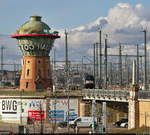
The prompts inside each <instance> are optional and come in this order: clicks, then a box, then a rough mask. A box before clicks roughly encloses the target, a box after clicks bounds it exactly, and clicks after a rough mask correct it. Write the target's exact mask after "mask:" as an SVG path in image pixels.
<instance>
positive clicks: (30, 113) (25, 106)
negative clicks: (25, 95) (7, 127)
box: [0, 99, 46, 122]
mask: <svg viewBox="0 0 150 135" xmlns="http://www.w3.org/2000/svg"><path fill="white" fill-rule="evenodd" d="M21 110H22V111H21ZM45 113H46V100H44V99H0V120H3V121H5V120H6V121H8V120H9V121H18V122H19V121H20V119H22V120H28V119H34V121H40V120H41V118H42V120H44V119H45V115H46V114H45Z"/></svg>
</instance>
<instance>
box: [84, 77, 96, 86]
mask: <svg viewBox="0 0 150 135" xmlns="http://www.w3.org/2000/svg"><path fill="white" fill-rule="evenodd" d="M84 87H85V88H86V89H93V88H94V87H95V84H94V76H93V75H89V74H86V75H85V78H84Z"/></svg>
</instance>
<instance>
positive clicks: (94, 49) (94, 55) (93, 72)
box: [93, 43, 96, 88]
mask: <svg viewBox="0 0 150 135" xmlns="http://www.w3.org/2000/svg"><path fill="white" fill-rule="evenodd" d="M95 46H96V45H95V43H94V44H93V66H94V67H93V68H94V70H93V75H94V88H95V85H96V77H95V76H96V75H95Z"/></svg>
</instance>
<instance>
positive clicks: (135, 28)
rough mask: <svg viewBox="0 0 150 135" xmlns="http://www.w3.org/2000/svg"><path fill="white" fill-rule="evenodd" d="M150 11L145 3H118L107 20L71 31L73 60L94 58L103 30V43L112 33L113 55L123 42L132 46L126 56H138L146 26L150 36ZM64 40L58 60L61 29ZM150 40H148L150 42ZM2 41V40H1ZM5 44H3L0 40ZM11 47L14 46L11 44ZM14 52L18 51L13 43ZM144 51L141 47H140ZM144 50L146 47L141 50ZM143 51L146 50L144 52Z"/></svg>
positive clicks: (70, 46) (129, 46)
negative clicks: (137, 47) (94, 47)
mask: <svg viewBox="0 0 150 135" xmlns="http://www.w3.org/2000/svg"><path fill="white" fill-rule="evenodd" d="M149 12H150V9H149V8H146V7H144V6H143V5H142V4H137V5H135V6H132V5H130V4H128V3H118V4H117V5H116V6H114V7H113V8H111V9H110V10H109V11H108V15H107V16H106V17H99V18H97V20H95V21H94V22H91V23H89V24H86V25H84V26H79V27H77V28H74V29H71V30H67V31H68V47H69V48H70V49H71V50H72V51H71V53H69V55H70V57H71V58H74V59H76V58H81V57H82V56H85V55H92V53H93V51H92V49H93V47H92V45H93V43H94V42H98V39H99V34H98V30H99V29H100V28H101V27H102V31H103V35H102V37H103V40H102V42H103V43H104V36H105V34H108V43H109V45H110V46H111V47H112V49H109V50H111V52H110V53H115V54H117V53H118V52H117V47H118V44H119V42H121V43H129V44H130V45H128V47H126V48H125V53H129V54H132V53H133V54H135V49H136V47H135V46H134V45H136V44H137V43H138V44H140V46H142V43H143V40H144V38H143V37H144V36H143V33H142V32H140V31H141V30H142V29H143V27H144V28H145V27H147V30H148V33H147V35H148V36H149V34H150V33H149V31H150V14H149ZM58 31H59V32H60V35H61V38H60V39H57V40H56V41H55V45H54V46H55V47H56V49H57V52H58V53H57V54H56V55H57V57H59V58H61V59H64V57H63V56H64V50H65V49H64V48H65V41H64V40H65V38H64V30H58ZM149 39H150V38H147V40H148V42H150V41H149ZM0 40H1V39H0ZM0 42H1V41H0ZM9 44H11V43H10V42H9ZM9 46H14V50H13V51H14V52H15V50H17V52H18V48H17V45H16V43H14V41H13V45H9ZM140 48H141V47H140ZM141 49H143V48H141ZM140 52H141V53H142V52H143V51H142V50H141V51H140Z"/></svg>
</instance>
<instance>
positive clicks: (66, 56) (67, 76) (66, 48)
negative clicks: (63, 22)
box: [65, 30, 70, 134]
mask: <svg viewBox="0 0 150 135" xmlns="http://www.w3.org/2000/svg"><path fill="white" fill-rule="evenodd" d="M67 35H68V33H67V31H66V30H65V50H66V51H65V73H66V79H65V82H66V92H67V98H68V112H67V115H68V118H67V132H68V134H69V130H70V129H69V115H70V114H69V109H70V108H69V103H70V97H69V88H68V79H69V75H68V73H69V72H68V39H67V38H68V37H67Z"/></svg>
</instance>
